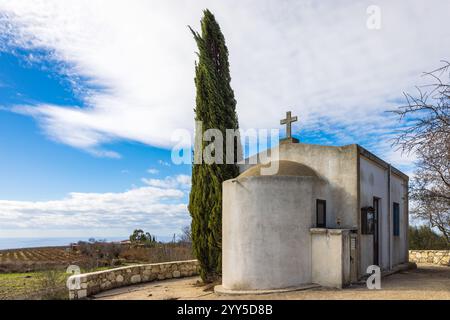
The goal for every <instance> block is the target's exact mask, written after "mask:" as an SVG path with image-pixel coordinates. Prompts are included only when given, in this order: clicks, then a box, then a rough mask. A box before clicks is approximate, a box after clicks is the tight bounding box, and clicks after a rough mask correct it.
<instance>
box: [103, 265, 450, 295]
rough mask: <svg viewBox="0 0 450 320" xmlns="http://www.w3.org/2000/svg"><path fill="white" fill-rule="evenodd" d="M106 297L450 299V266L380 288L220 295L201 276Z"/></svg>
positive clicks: (395, 278) (421, 269)
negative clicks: (201, 282) (203, 282)
mask: <svg viewBox="0 0 450 320" xmlns="http://www.w3.org/2000/svg"><path fill="white" fill-rule="evenodd" d="M94 298H95V299H105V300H153V299H158V300H174V299H182V300H189V299H194V300H199V299H210V300H216V299H224V300H226V299H250V300H257V299H261V300H265V299H268V300H274V299H288V300H311V299H313V300H321V299H326V300H341V299H349V300H354V299H363V300H377V299H386V300H391V299H402V300H403V299H420V300H422V299H424V300H428V299H433V300H435V299H442V300H450V267H441V266H433V265H424V264H421V265H418V268H417V269H414V270H408V271H403V272H399V273H396V274H393V275H390V276H388V277H385V278H383V279H382V280H381V290H369V289H367V288H366V286H365V285H352V286H351V287H349V288H345V289H342V290H339V289H329V288H318V289H309V290H305V291H294V292H287V293H276V294H265V295H240V296H236V295H233V296H229V295H218V294H215V293H214V292H213V290H212V286H208V287H207V286H203V285H201V284H200V282H199V278H198V277H190V278H183V279H172V280H166V281H159V282H152V283H147V284H141V285H136V286H130V287H126V288H119V289H115V290H110V291H106V292H102V293H100V294H98V295H96V296H95V297H94Z"/></svg>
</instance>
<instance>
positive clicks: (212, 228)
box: [189, 10, 240, 282]
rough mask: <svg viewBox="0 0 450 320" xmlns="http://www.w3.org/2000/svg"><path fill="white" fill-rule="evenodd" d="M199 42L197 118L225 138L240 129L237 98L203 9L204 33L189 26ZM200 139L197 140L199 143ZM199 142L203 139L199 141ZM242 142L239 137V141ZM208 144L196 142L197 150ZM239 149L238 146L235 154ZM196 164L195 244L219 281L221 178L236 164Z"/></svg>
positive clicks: (209, 274) (217, 34)
mask: <svg viewBox="0 0 450 320" xmlns="http://www.w3.org/2000/svg"><path fill="white" fill-rule="evenodd" d="M191 31H192V33H193V34H194V39H195V41H196V43H197V46H198V50H199V52H198V58H199V61H198V63H196V66H195V86H196V90H197V97H196V108H195V120H196V121H202V123H203V125H202V132H196V135H197V134H200V135H201V136H202V137H203V132H204V131H205V130H208V129H213V128H214V129H219V130H221V132H222V134H223V137H224V142H225V137H226V135H225V129H238V127H239V125H238V120H237V115H236V100H235V99H234V92H233V90H232V89H231V86H230V81H231V77H230V71H229V63H228V49H227V47H226V45H225V39H224V37H223V34H222V32H221V31H220V27H219V25H218V24H217V22H216V20H215V18H214V15H213V14H212V13H211V12H210V11H209V10H205V11H204V16H203V18H202V20H201V35H200V34H199V33H198V32H195V31H193V30H192V29H191ZM197 141H199V140H198V139H196V143H197ZM200 141H201V139H200ZM238 143H240V141H238ZM204 147H205V144H204V143H201V146H197V145H196V150H201V151H202V153H203V149H204ZM236 152H237V150H236V148H235V154H236ZM223 155H224V161H223V162H224V164H205V163H202V164H194V165H193V167H192V189H191V193H190V197H189V212H190V214H191V216H192V244H193V249H194V254H195V255H196V257H197V259H198V260H199V262H200V266H201V273H200V275H201V277H202V279H203V281H205V282H209V281H213V280H215V279H216V278H217V277H218V276H220V275H221V270H222V259H221V256H222V250H221V249H222V182H223V181H225V180H228V179H231V178H234V177H236V176H237V175H238V174H239V169H238V167H237V165H236V164H225V159H226V149H225V147H224V148H223Z"/></svg>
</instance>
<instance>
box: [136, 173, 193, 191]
mask: <svg viewBox="0 0 450 320" xmlns="http://www.w3.org/2000/svg"><path fill="white" fill-rule="evenodd" d="M141 181H142V182H143V183H145V184H147V185H149V186H152V187H157V188H189V187H190V186H191V177H190V176H188V175H185V174H180V175H177V176H168V177H166V178H164V179H147V178H142V179H141Z"/></svg>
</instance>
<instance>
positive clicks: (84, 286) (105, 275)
mask: <svg viewBox="0 0 450 320" xmlns="http://www.w3.org/2000/svg"><path fill="white" fill-rule="evenodd" d="M197 274H199V263H198V261H197V260H186V261H175V262H165V263H153V264H140V265H134V266H127V267H121V268H115V269H110V270H104V271H97V272H92V273H84V274H79V275H73V276H71V277H70V278H69V279H70V280H69V281H70V282H71V283H72V285H73V286H74V289H71V290H70V291H69V297H70V299H82V298H85V297H88V296H91V295H93V294H96V293H99V292H101V291H105V290H109V289H113V288H118V287H124V286H128V285H132V284H137V283H142V282H150V281H154V280H164V279H171V278H180V277H188V276H193V275H197ZM77 283H78V284H79V286H77V285H76V284H77Z"/></svg>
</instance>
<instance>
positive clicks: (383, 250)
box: [360, 157, 390, 274]
mask: <svg viewBox="0 0 450 320" xmlns="http://www.w3.org/2000/svg"><path fill="white" fill-rule="evenodd" d="M360 170H361V171H360V181H361V184H360V192H361V193H360V207H361V208H362V207H368V206H370V207H371V206H373V198H374V197H377V198H380V202H379V203H380V208H379V217H378V219H379V228H380V229H379V243H378V246H379V266H380V267H381V268H382V269H383V270H386V269H389V239H388V237H389V236H390V233H389V217H388V171H387V170H385V169H384V168H382V167H380V166H379V165H377V164H376V163H374V162H372V161H370V160H368V159H366V158H364V157H361V159H360ZM369 238H371V239H369ZM364 242H370V243H371V244H372V247H371V248H370V247H369V243H364ZM361 248H364V250H361V271H362V273H363V274H364V273H365V270H366V268H367V266H368V265H365V264H364V265H363V262H368V261H371V263H370V264H373V236H372V235H362V236H361ZM370 264H369V265H370Z"/></svg>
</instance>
